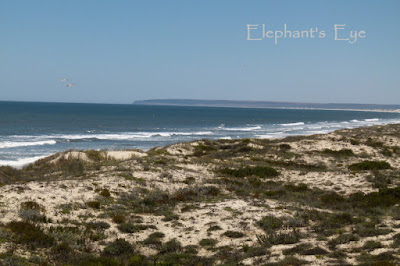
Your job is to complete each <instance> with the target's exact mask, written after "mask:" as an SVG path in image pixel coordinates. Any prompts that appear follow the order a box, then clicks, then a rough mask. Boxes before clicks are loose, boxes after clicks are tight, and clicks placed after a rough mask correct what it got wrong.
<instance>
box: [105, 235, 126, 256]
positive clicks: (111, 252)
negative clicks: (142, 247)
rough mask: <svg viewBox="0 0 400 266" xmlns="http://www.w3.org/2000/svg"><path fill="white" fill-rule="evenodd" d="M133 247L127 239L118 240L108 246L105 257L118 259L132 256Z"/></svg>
mask: <svg viewBox="0 0 400 266" xmlns="http://www.w3.org/2000/svg"><path fill="white" fill-rule="evenodd" d="M132 253H133V246H132V244H131V243H129V242H128V241H126V240H125V239H116V240H115V241H114V242H112V243H111V244H109V245H108V246H106V247H105V248H104V250H103V253H102V254H103V256H110V257H118V256H128V255H132Z"/></svg>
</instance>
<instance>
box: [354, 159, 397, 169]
mask: <svg viewBox="0 0 400 266" xmlns="http://www.w3.org/2000/svg"><path fill="white" fill-rule="evenodd" d="M348 168H349V169H350V170H353V171H363V170H385V169H392V166H391V165H390V164H389V163H388V162H385V161H363V162H360V163H354V164H351V165H349V167H348Z"/></svg>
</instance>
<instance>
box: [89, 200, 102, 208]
mask: <svg viewBox="0 0 400 266" xmlns="http://www.w3.org/2000/svg"><path fill="white" fill-rule="evenodd" d="M86 205H87V206H88V207H90V208H92V209H100V201H98V200H93V201H88V202H86Z"/></svg>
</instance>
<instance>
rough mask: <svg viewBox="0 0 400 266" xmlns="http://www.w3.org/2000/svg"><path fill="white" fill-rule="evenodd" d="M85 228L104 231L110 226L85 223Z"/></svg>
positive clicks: (99, 223) (101, 222)
mask: <svg viewBox="0 0 400 266" xmlns="http://www.w3.org/2000/svg"><path fill="white" fill-rule="evenodd" d="M86 228H88V229H94V230H105V229H108V228H110V225H109V224H108V223H106V222H103V221H95V222H89V223H87V224H86Z"/></svg>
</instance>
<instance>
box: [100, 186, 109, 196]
mask: <svg viewBox="0 0 400 266" xmlns="http://www.w3.org/2000/svg"><path fill="white" fill-rule="evenodd" d="M99 194H100V196H103V197H105V198H109V197H111V193H110V191H109V190H108V189H107V188H103V189H102V190H101V191H100V192H99Z"/></svg>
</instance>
